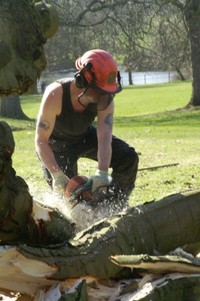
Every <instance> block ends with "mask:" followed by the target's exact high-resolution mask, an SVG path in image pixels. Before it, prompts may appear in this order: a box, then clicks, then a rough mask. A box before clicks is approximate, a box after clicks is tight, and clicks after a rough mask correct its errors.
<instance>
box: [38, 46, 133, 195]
mask: <svg viewBox="0 0 200 301" xmlns="http://www.w3.org/2000/svg"><path fill="white" fill-rule="evenodd" d="M75 64H76V68H77V70H78V72H77V73H75V75H74V78H73V79H64V80H59V81H56V82H54V83H52V84H51V85H49V86H48V87H47V88H46V90H45V93H44V96H43V99H42V103H41V107H40V110H39V114H38V119H37V126H36V138H35V143H36V151H37V153H38V156H39V158H40V160H41V162H42V165H43V170H44V173H45V177H46V180H47V182H48V183H49V185H50V186H52V187H53V189H54V191H56V192H58V193H61V194H63V193H64V191H65V188H66V185H67V183H68V182H69V180H70V178H72V177H73V176H75V175H77V173H78V168H77V161H78V159H79V158H81V157H85V158H89V159H92V160H96V161H97V162H98V165H97V170H96V172H95V175H93V176H91V177H90V178H89V180H90V183H92V191H93V192H94V191H96V190H98V188H99V187H102V186H104V187H105V186H109V185H110V184H111V183H112V185H114V186H115V187H118V189H120V190H121V191H122V192H123V193H124V194H125V195H126V196H128V195H129V194H130V193H131V191H132V189H133V188H134V182H135V179H136V174H137V168H138V155H137V153H136V152H135V150H134V148H132V147H130V146H129V145H128V144H126V143H125V142H124V141H122V140H120V139H118V138H116V137H114V136H112V126H113V114H114V100H113V98H114V95H115V94H116V93H119V92H120V91H121V90H122V87H121V84H120V75H119V72H118V70H117V65H116V63H115V61H114V59H113V58H112V56H111V55H110V54H109V53H108V52H106V51H104V50H101V49H94V50H90V51H87V52H86V53H85V54H84V55H83V56H82V57H80V58H78V59H77V60H76V63H75ZM95 117H97V126H96V127H94V126H93V124H92V123H93V121H94V119H95ZM109 168H112V174H111V175H109V172H108V171H109Z"/></svg>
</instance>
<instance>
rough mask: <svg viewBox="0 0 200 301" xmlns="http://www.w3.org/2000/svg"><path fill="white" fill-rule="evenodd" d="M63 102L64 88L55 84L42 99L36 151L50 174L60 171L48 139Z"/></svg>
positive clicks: (48, 88)
mask: <svg viewBox="0 0 200 301" xmlns="http://www.w3.org/2000/svg"><path fill="white" fill-rule="evenodd" d="M61 102H62V87H61V85H60V84H59V83H53V84H51V85H49V86H48V87H47V89H46V90H45V93H44V95H43V98H42V102H41V106H40V110H39V114H38V117H37V124H36V135H35V147H36V151H37V153H38V155H39V157H40V159H41V161H42V162H43V163H44V165H45V166H46V168H47V169H48V170H49V172H50V173H54V172H56V171H59V170H60V168H59V166H58V165H57V163H56V161H55V158H54V154H53V152H52V150H51V148H50V147H49V145H48V139H49V137H50V135H51V133H52V131H53V128H54V125H55V120H56V116H57V115H59V114H60V111H61Z"/></svg>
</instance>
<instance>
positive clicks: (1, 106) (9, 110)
mask: <svg viewBox="0 0 200 301" xmlns="http://www.w3.org/2000/svg"><path fill="white" fill-rule="evenodd" d="M0 116H1V117H7V118H14V119H25V120H26V119H29V118H28V116H26V115H25V114H24V112H23V111H22V108H21V104H20V97H19V95H10V96H7V97H2V98H0Z"/></svg>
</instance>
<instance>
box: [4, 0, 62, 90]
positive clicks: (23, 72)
mask: <svg viewBox="0 0 200 301" xmlns="http://www.w3.org/2000/svg"><path fill="white" fill-rule="evenodd" d="M0 11H1V18H0V57H1V62H0V96H8V95H16V94H22V93H25V92H31V91H32V90H34V88H35V85H36V82H37V79H38V78H39V77H40V75H41V72H42V71H43V70H44V69H45V67H46V59H45V55H44V49H43V48H44V44H45V43H46V40H47V39H48V38H50V37H51V36H52V35H53V34H54V33H55V32H56V31H57V28H58V16H57V14H56V11H55V10H54V9H53V8H52V6H50V5H48V4H44V3H43V2H39V1H35V2H34V1H31V0H28V1H27V0H15V1H14V2H13V1H12V0H1V1H0ZM25 29H26V30H25Z"/></svg>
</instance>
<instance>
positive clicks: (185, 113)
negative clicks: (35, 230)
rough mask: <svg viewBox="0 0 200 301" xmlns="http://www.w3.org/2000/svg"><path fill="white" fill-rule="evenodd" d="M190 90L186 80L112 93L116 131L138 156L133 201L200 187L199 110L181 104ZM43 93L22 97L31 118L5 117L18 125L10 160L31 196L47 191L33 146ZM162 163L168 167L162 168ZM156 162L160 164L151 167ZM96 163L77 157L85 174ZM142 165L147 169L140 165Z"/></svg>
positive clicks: (187, 98)
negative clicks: (14, 146)
mask: <svg viewBox="0 0 200 301" xmlns="http://www.w3.org/2000/svg"><path fill="white" fill-rule="evenodd" d="M190 95H191V83H190V82H186V83H178V82H177V83H170V84H162V85H161V84H159V85H146V86H132V87H127V88H125V89H124V90H123V91H122V93H120V94H118V95H116V99H115V107H116V111H115V119H114V134H115V135H117V136H118V137H120V138H122V139H124V140H126V141H127V142H128V143H129V144H130V145H132V146H134V147H135V149H136V150H137V152H138V153H139V157H140V165H139V172H138V176H137V180H136V187H135V189H134V191H133V193H132V195H131V197H130V203H131V204H132V205H136V204H140V203H143V202H147V201H152V200H159V199H161V198H163V197H165V196H167V195H170V194H173V193H179V192H186V191H190V190H197V189H199V187H200V176H199V163H200V162H199V161H200V156H199V153H200V143H199V141H200V131H199V128H200V118H199V113H200V111H199V110H197V109H196V110H195V109H190V110H186V109H184V107H185V106H186V105H187V103H188V102H189V99H190ZM41 97H42V96H41V95H29V96H23V97H22V100H21V103H22V108H23V111H24V112H25V113H26V114H27V115H28V116H29V117H30V118H32V120H31V121H17V120H11V119H9V120H8V119H6V121H7V122H8V123H9V124H10V125H12V126H13V127H14V128H16V129H21V130H15V131H14V137H15V141H16V150H15V153H14V156H13V162H14V167H15V169H16V170H17V173H18V175H20V176H22V177H23V178H24V179H25V180H26V181H27V183H28V184H29V186H30V190H31V192H32V194H33V195H34V198H35V199H38V196H39V194H40V195H41V193H42V194H43V193H44V192H46V191H48V186H47V184H46V182H45V181H44V178H43V175H42V171H41V166H40V163H39V160H38V159H37V156H36V154H35V148H34V129H35V118H36V116H37V112H38V109H39V104H40V101H41ZM181 108H183V109H181ZM4 120H5V119H4ZM166 164H169V165H170V166H169V167H162V165H166ZM171 164H172V166H171ZM173 164H174V165H173ZM155 166H161V167H160V168H157V169H151V167H155ZM95 168H96V163H95V162H91V161H89V160H85V159H81V160H80V164H79V173H80V174H82V175H83V174H84V175H86V176H89V175H91V174H92V173H93V172H94V170H95ZM143 168H147V169H146V170H140V169H143ZM149 168H150V169H149Z"/></svg>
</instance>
